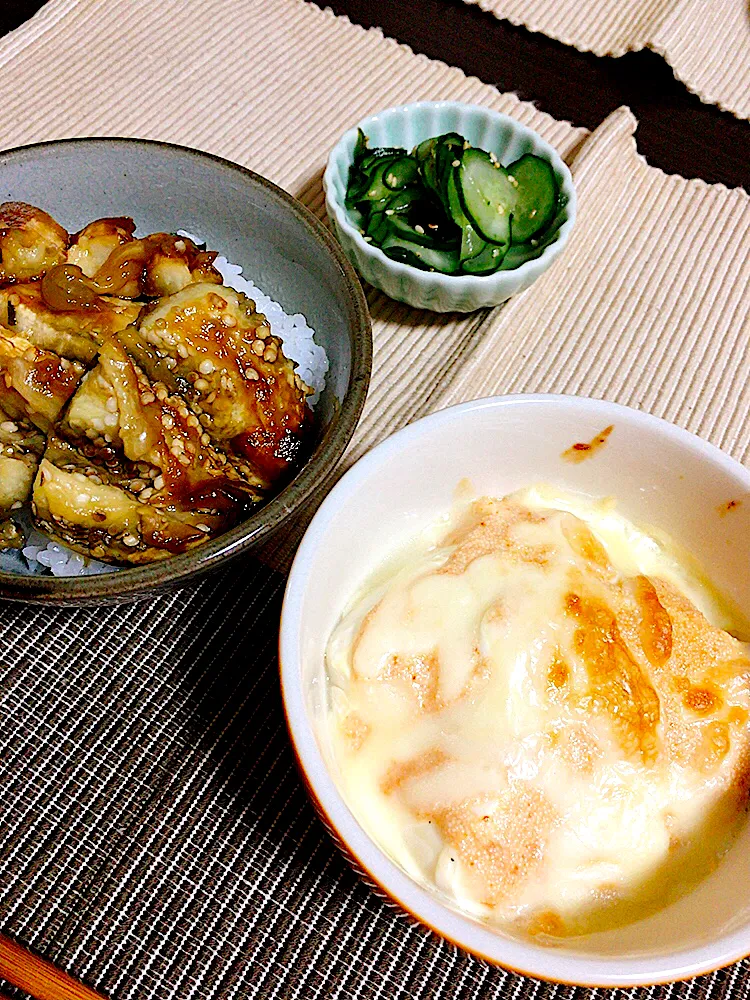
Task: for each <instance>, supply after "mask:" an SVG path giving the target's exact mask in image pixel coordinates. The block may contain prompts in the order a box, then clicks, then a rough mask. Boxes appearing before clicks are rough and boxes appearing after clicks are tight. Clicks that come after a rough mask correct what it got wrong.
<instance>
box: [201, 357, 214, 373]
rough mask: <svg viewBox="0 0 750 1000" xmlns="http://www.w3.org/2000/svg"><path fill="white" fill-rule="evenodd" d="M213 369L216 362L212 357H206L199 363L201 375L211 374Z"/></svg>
mask: <svg viewBox="0 0 750 1000" xmlns="http://www.w3.org/2000/svg"><path fill="white" fill-rule="evenodd" d="M213 370H214V363H213V361H212V360H211V359H210V358H205V359H204V360H203V361H201V363H200V364H199V365H198V371H199V372H200V373H201V375H210V374H211V372H212V371H213Z"/></svg>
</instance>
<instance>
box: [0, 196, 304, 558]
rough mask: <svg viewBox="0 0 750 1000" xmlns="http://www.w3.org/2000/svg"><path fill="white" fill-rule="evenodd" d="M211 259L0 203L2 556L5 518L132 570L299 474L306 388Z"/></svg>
mask: <svg viewBox="0 0 750 1000" xmlns="http://www.w3.org/2000/svg"><path fill="white" fill-rule="evenodd" d="M215 258H216V253H213V252H207V251H206V250H203V249H201V248H199V247H198V246H197V245H196V244H195V243H194V242H192V241H191V240H190V239H187V238H186V237H181V236H174V235H171V234H169V233H154V234H153V235H151V236H146V237H144V238H142V239H138V238H136V236H135V224H134V222H133V220H132V219H129V218H113V219H99V220H97V221H95V222H92V223H90V224H89V225H88V226H86V227H85V228H84V229H82V230H81V231H80V232H79V233H76V234H75V235H69V234H68V233H67V232H66V231H65V230H64V229H63V228H62V226H60V225H59V224H58V223H57V222H56V221H55V220H54V219H53V218H51V216H49V215H48V214H47V213H46V212H43V211H41V210H40V209H38V208H34V207H33V206H31V205H26V204H23V203H20V202H7V203H5V204H3V205H0V545H1V546H2V547H9V546H16V547H20V546H22V545H23V544H24V537H23V531H22V529H21V527H20V526H19V524H18V523H16V519H15V517H14V515H15V513H16V512H19V511H20V510H21V508H23V507H24V506H25V505H26V504H27V502H28V501H31V511H32V518H33V522H34V525H35V526H36V527H37V528H38V529H39V530H40V531H42V532H44V533H45V534H46V535H48V536H50V537H51V538H52V539H54V540H56V541H59V542H61V543H63V544H64V545H66V546H68V547H70V548H72V549H74V550H76V551H78V552H80V553H82V554H84V555H86V556H90V557H93V558H95V559H99V560H103V561H105V562H110V563H116V564H118V563H119V564H140V563H147V562H151V561H153V560H157V559H163V558H165V557H168V556H169V555H171V554H173V553H178V552H184V551H186V550H187V549H189V548H191V547H192V546H194V545H198V544H200V543H201V542H202V541H205V540H206V539H207V538H210V537H212V536H213V535H216V534H219V533H221V532H223V531H225V530H226V529H227V528H229V527H231V526H232V525H233V524H235V523H236V522H237V521H239V520H241V519H243V518H244V517H246V516H247V515H248V513H249V512H250V511H251V510H252V509H253V508H254V507H255V506H256V505H257V504H259V503H261V502H262V501H263V500H264V499H267V498H268V496H269V494H270V493H271V492H272V491H273V490H274V489H278V488H279V485H280V484H281V483H282V482H283V481H284V480H285V479H286V478H288V477H289V476H290V475H291V474H292V472H293V471H294V470H295V468H296V467H297V466H298V464H299V462H300V460H301V457H302V453H303V451H304V447H305V440H306V436H307V434H308V432H309V429H310V409H309V407H308V405H307V402H306V396H307V395H308V394H309V392H310V390H309V389H308V387H307V386H306V385H305V383H304V382H303V381H302V380H301V379H300V378H299V376H298V375H296V374H295V371H294V366H293V364H292V362H291V361H290V360H289V359H288V358H286V357H285V356H284V353H283V351H282V346H281V341H280V340H279V339H278V338H277V337H275V336H274V335H273V334H272V333H271V329H270V327H269V324H268V322H267V321H266V318H265V317H264V316H263V315H262V314H260V313H258V312H256V309H255V303H254V302H252V300H250V299H249V298H247V296H245V295H242V294H241V293H238V292H236V291H234V290H233V289H231V288H228V287H226V286H225V285H223V284H222V277H221V275H220V274H219V272H218V271H217V270H216V268H215V267H214V263H213V262H214V259H215Z"/></svg>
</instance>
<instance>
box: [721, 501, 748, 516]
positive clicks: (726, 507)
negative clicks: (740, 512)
mask: <svg viewBox="0 0 750 1000" xmlns="http://www.w3.org/2000/svg"><path fill="white" fill-rule="evenodd" d="M741 506H742V501H741V500H727V501H726V503H720V504H719V506H718V507H717V508H716V509H717V510H718V512H719V515H720V516H721V517H726V515H727V514H731V513H732V511H733V510H737V509H738V508H739V507H741Z"/></svg>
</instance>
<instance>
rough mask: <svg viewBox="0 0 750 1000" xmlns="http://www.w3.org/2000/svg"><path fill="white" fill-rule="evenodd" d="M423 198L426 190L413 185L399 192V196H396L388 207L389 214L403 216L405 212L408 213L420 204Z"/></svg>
mask: <svg viewBox="0 0 750 1000" xmlns="http://www.w3.org/2000/svg"><path fill="white" fill-rule="evenodd" d="M423 198H424V190H423V189H422V188H421V187H418V186H417V185H416V184H413V185H411V186H410V187H407V188H404V189H403V191H399V192H398V193H397V194H394V195H393V197H392V198H391V199H390V200H389V202H388V205H387V206H386V207H387V208H388V211H389V213H393V214H394V215H401V214H402V213H403V212H408V211H409V209H411V208H413V207H414V205H416V204H418V203H419V202H420V201H421V200H422V199H423Z"/></svg>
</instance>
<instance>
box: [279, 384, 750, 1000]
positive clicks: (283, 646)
mask: <svg viewBox="0 0 750 1000" xmlns="http://www.w3.org/2000/svg"><path fill="white" fill-rule="evenodd" d="M518 405H533V406H536V405H542V406H555V407H558V408H562V409H571V410H572V409H574V408H579V407H583V408H586V409H588V410H589V411H590V412H591V413H592V414H593V415H596V414H599V415H600V416H601V417H603V418H604V419H605V420H606V422H608V423H609V422H611V421H612V419H613V418H614V419H619V420H620V421H621V422H622V421H624V420H627V421H629V422H630V423H631V425H634V426H635V427H638V426H641V427H646V428H649V429H650V430H656V431H657V432H658V433H660V434H661V435H663V436H664V437H665V438H671V439H672V440H675V441H677V442H678V443H682V444H683V445H684V446H687V447H688V448H690V449H692V450H693V451H696V452H698V454H699V455H701V456H702V457H703V458H705V459H706V461H708V462H712V463H713V464H715V465H717V466H720V467H721V468H722V469H723V470H724V471H725V472H727V473H729V474H731V475H733V476H735V477H736V478H737V479H738V480H739V482H740V483H741V484H742V485H743V487H746V488H748V489H750V470H748V469H746V468H745V467H744V466H743V465H742V464H741V463H740V462H738V461H736V460H735V459H734V458H732V457H731V456H729V455H727V454H726V453H725V452H723V451H721V450H720V449H719V448H717V447H716V446H715V445H713V444H711V443H710V442H708V441H705V440H704V439H703V438H700V437H698V436H697V435H695V434H693V433H691V432H690V431H687V430H684V429H683V428H681V427H677V426H676V425H675V424H672V423H670V422H669V421H667V420H664V419H662V418H661V417H656V416H653V415H652V414H649V413H646V412H644V411H641V410H635V409H633V408H631V407H628V406H624V405H622V404H620V403H612V402H609V401H607V400H599V399H592V398H590V397H585V396H570V395H559V394H546V393H534V394H524V393H517V394H512V395H505V396H490V397H483V398H481V399H476V400H471V401H470V402H467V403H459V404H456V405H454V406H450V407H447V408H445V409H443V410H439V411H437V412H435V413H432V414H429V415H428V416H426V417H422V418H421V419H419V420H417V421H415V422H414V423H412V424H409V425H407V426H406V427H404V428H402V429H401V430H399V431H397V432H396V433H394V434H392V435H391V436H389V437H388V438H386V439H385V440H384V441H382V442H381V443H380V444H378V445H377V446H376V447H375V448H373V449H372V450H371V451H370V452H368V453H367V454H366V455H364V456H363V457H362V458H360V459H359V460H358V461H357V462H356V463H355V464H354V465H353V466H351V468H350V469H349V470H347V472H346V473H345V474H344V475H343V476H342V477H341V479H340V480H339V482H338V483H337V484H336V486H334V488H333V489H332V490H331V492H330V493H329V494H328V496H327V497H326V499H325V500H324V501H323V503H322V505H321V506H320V508H319V509H318V511H317V512H316V514H315V516H314V517H313V519H312V521H311V522H310V525H309V526H308V529H307V531H306V533H305V536H304V537H303V539H302V542H301V544H300V546H299V548H298V550H297V554H296V556H295V559H294V562H293V564H292V568H291V571H290V574H289V578H288V580H287V585H286V589H285V593H284V600H283V605H282V611H281V623H280V628H279V672H280V680H281V695H282V704H283V707H284V713H285V717H286V723H287V728H288V730H289V736H290V741H291V744H292V748H293V751H294V755H295V758H296V761H297V765H298V767H299V769H300V772H301V775H302V778H303V783H304V784H305V786H306V787H307V789H308V792H309V794H310V796H311V798H312V800H313V804H314V805H315V806H316V808H317V810H318V811H319V813H320V814H321V816H322V818H323V820H324V823H325V825H326V826H327V827H328V828H329V831H330V832H331V833H332V834H333V835H334V839H335V840H337V841H338V842H339V844H340V846H342V847H343V849H344V853H345V854H346V855H347V857H348V858H349V859H350V860H351V861H353V862H354V866H355V868H357V869H361V870H362V872H363V873H364V874H365V875H366V878H367V879H369V880H371V881H372V882H373V883H374V884H375V886H377V887H379V889H380V890H381V891H382V892H383V893H384V894H385V895H386V896H387V897H389V898H390V899H391V900H392V901H393V902H394V903H396V904H397V905H398V906H399V907H400V908H401V909H402V910H404V911H406V913H407V914H408V915H409V916H410V917H411V918H412V919H414V920H416V921H417V922H419V923H420V924H423V925H424V926H426V927H428V928H429V929H430V930H431V931H433V932H434V933H436V934H438V935H439V936H441V937H443V938H445V939H446V940H448V941H450V942H451V943H452V944H454V945H456V946H458V947H459V948H461V949H463V950H464V951H466V952H468V953H470V954H472V955H474V956H476V957H478V958H480V959H482V960H483V961H486V962H488V963H490V964H492V965H496V966H499V967H501V968H504V969H508V970H510V971H511V972H515V973H518V974H520V975H524V976H530V977H532V978H537V979H544V980H547V981H550V982H559V983H565V984H568V985H575V986H584V987H589V988H612V987H621V988H624V987H634V986H655V985H660V984H663V983H669V982H676V981H679V980H683V979H690V978H693V977H695V976H698V975H705V974H707V973H710V972H714V971H716V970H717V969H721V968H724V967H726V966H728V965H731V964H732V963H734V962H738V961H740V960H742V959H744V958H746V957H748V955H750V943H748V940H747V930H746V929H744V930H743V929H742V928H740V929H739V930H734V931H729V932H725V933H723V934H721V935H720V936H719V937H718V938H717V939H715V940H714V941H712V942H710V943H709V944H707V945H700V946H696V947H692V948H685V949H682V950H673V951H671V952H667V953H665V954H664V955H661V956H657V957H654V956H645V957H640V958H638V957H635V958H633V957H625V958H622V957H618V956H616V955H611V956H601V957H598V956H588V955H580V954H575V953H567V954H566V953H565V952H563V951H561V950H557V949H549V948H546V947H545V946H543V945H539V944H535V943H533V942H524V941H520V940H518V939H512V938H507V937H505V936H502V935H501V934H498V933H495V932H493V931H491V930H489V929H487V928H485V927H482V925H481V924H480V923H477V922H475V921H474V920H473V919H472V918H471V917H470V916H464V915H462V914H460V913H459V912H458V911H457V910H454V909H452V908H451V907H449V906H447V905H445V904H443V903H441V902H440V901H439V900H438V899H437V898H436V897H435V896H434V895H433V894H432V893H431V892H430V891H429V890H427V889H426V888H423V887H422V886H420V885H419V884H418V883H417V882H416V881H415V880H413V879H412V878H411V877H410V876H409V875H407V874H406V873H405V872H404V871H403V870H402V869H401V868H400V867H398V866H397V865H396V864H395V862H393V861H392V860H391V859H390V858H389V857H388V855H387V854H386V853H385V852H384V851H383V850H382V849H381V848H380V847H379V846H378V845H377V844H376V843H375V841H374V840H373V839H372V838H371V837H370V836H369V834H368V833H367V832H366V831H365V829H364V828H363V827H362V826H361V825H360V824H359V822H358V820H357V819H356V818H355V816H354V815H353V813H352V812H351V810H350V809H349V807H348V805H347V804H346V802H345V800H344V798H343V796H342V795H341V793H340V792H339V791H338V789H337V787H336V784H335V782H334V780H333V778H332V777H331V775H330V773H329V771H328V768H327V766H326V763H325V760H324V759H323V756H322V754H321V752H320V749H319V747H318V744H317V740H316V736H315V726H314V723H313V721H312V719H311V717H310V715H309V714H308V711H307V708H306V699H305V696H304V693H303V691H302V688H301V685H300V684H299V683H298V678H299V676H300V671H301V653H300V648H299V647H300V642H299V624H300V621H301V615H302V607H303V603H304V598H305V593H306V589H307V581H308V580H309V579H311V577H310V573H309V568H310V565H311V563H312V561H313V560H314V559H315V558H316V557H317V554H318V551H319V550H320V549H321V548H323V547H324V545H325V537H326V534H327V532H328V530H330V526H331V522H332V520H333V518H334V517H335V516H336V515H337V514H338V513H339V512H340V511H341V510H342V509H343V508H344V507H345V506H346V504H347V502H348V501H349V500H350V499H351V496H352V494H353V493H354V491H355V490H356V489H357V488H358V487H359V486H360V484H361V483H362V482H366V481H367V479H368V478H369V476H370V475H371V473H373V472H375V471H377V470H378V468H379V467H380V466H381V465H382V464H384V463H386V462H387V461H388V460H389V459H390V457H392V456H393V455H395V454H397V453H399V452H401V451H402V450H403V449H404V448H408V447H409V446H415V445H416V444H417V442H418V441H419V439H420V437H421V434H422V432H423V430H424V429H425V427H426V426H430V427H435V426H436V425H438V426H439V424H440V423H447V422H452V421H454V420H456V419H460V418H461V416H462V415H463V414H465V413H469V412H475V411H477V410H481V409H487V408H491V409H494V408H505V407H513V406H518Z"/></svg>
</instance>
